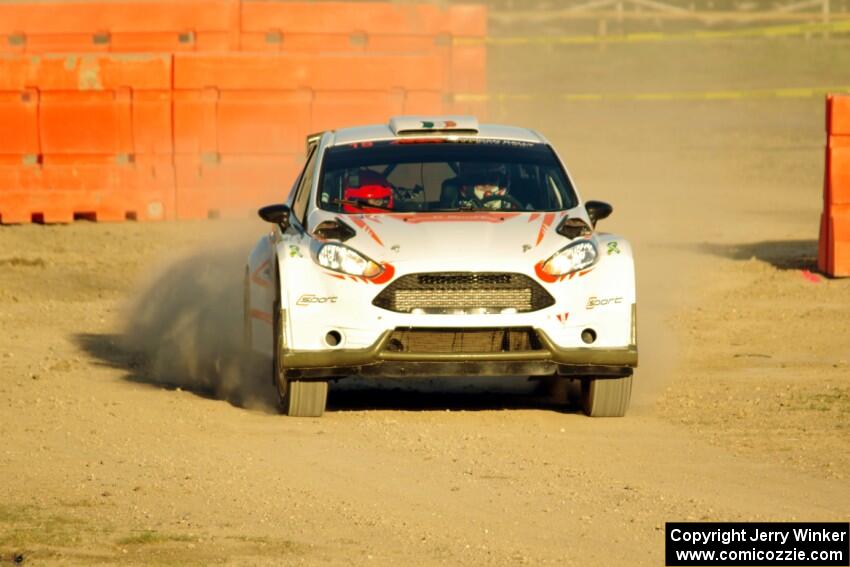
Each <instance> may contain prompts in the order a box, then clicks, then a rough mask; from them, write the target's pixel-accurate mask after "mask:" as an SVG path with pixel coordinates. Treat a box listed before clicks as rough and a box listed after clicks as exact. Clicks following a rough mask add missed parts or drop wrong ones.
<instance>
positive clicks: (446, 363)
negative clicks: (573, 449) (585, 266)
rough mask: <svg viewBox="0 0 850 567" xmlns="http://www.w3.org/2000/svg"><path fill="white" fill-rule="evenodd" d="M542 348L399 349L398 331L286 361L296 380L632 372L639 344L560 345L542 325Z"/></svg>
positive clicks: (303, 353) (539, 333)
mask: <svg viewBox="0 0 850 567" xmlns="http://www.w3.org/2000/svg"><path fill="white" fill-rule="evenodd" d="M536 333H537V337H538V339H539V341H540V345H541V348H540V349H537V350H528V351H519V352H481V353H479V352H393V351H392V350H390V349H388V348H387V342H388V341H389V339H390V336H391V335H392V331H386V332H384V333H383V334H382V335H381V336H380V338H379V339H378V340H377V341H376V342H375V343H374V344H373V345H372V346H370V347H368V348H363V349H334V350H322V351H286V352H284V353H283V366H284V368H285V369H286V373H287V375H288V376H289V377H291V378H293V379H299V378H301V379H311V378H312V379H321V378H336V377H342V376H349V375H355V374H356V375H364V376H384V377H405V376H515V375H528V376H550V375H554V374H560V375H564V376H582V375H584V376H609V377H621V376H629V375H631V373H632V369H633V368H634V367H635V366H637V358H638V357H637V345H634V344H632V345H629V346H627V347H620V348H605V347H601V348H593V347H571V348H562V347H559V346H558V345H556V344H555V343H554V342H553V341H552V340H551V339H550V338H549V336H548V335H547V334H546V332H545V331H543V330H540V329H536Z"/></svg>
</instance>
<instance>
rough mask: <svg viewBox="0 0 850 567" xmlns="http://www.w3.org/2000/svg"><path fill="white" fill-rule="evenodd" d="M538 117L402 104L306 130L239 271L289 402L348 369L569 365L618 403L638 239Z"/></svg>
mask: <svg viewBox="0 0 850 567" xmlns="http://www.w3.org/2000/svg"><path fill="white" fill-rule="evenodd" d="M611 210H612V209H611V207H610V206H609V205H607V204H605V203H602V202H599V201H586V202H583V201H582V200H581V199H580V197H579V196H578V193H577V192H576V189H575V187H574V185H573V183H572V181H571V180H570V177H569V175H568V173H567V171H566V168H565V167H564V165H563V164H562V163H561V161H560V159H559V158H558V155H557V154H556V153H555V151H554V150H553V149H552V147H551V146H550V144H549V143H548V142H547V141H546V139H545V138H543V137H542V136H541V135H540V134H538V133H537V132H534V131H531V130H527V129H523V128H514V127H507V126H495V125H486V124H481V125H479V124H478V122H477V120H475V119H474V118H472V117H464V116H454V117H414V116H406V117H396V118H393V119H392V120H391V121H390V122H389V124H383V125H375V126H365V127H357V128H345V129H340V130H336V131H329V132H323V133H321V134H316V135H313V136H310V137H308V139H307V161H306V165H305V166H304V169H303V171H302V173H301V174H300V176H299V178H298V180H297V181H296V182H295V185H294V186H293V189H292V191H291V192H290V195H289V197H288V200H287V201H286V204H274V205H270V206H267V207H264V208H262V209H260V211H259V214H260V216H261V217H262V218H263V219H264V220H266V221H268V222H270V223H272V225H273V227H272V230H271V232H270V233H269V234H268V235H267V236H264V237H263V238H261V239H260V241H259V242H258V243H257V245H256V246H255V248H254V250H253V251H252V252H251V255H250V258H249V260H248V265H247V267H246V271H245V341H246V345H247V346H248V347H249V348H250V349H251V350H252V351H255V352H256V353H260V354H262V355H265V356H266V357H270V358H271V360H272V364H271V368H272V380H273V381H274V383H275V385H276V386H277V389H278V391H279V393H280V399H281V403H282V409H283V411H284V413H286V414H288V415H294V416H320V415H321V414H322V413H323V412H324V409H325V404H326V400H327V392H328V381H329V380H336V379H340V378H344V377H348V376H358V375H359V376H370V377H406V376H517V375H522V376H535V377H554V378H570V379H579V380H581V384H582V405H583V409H584V411H585V413H587V414H588V415H591V416H622V415H623V414H624V413H625V412H626V409H627V408H628V404H629V398H630V395H631V384H632V371H633V368H634V367H635V366H636V365H637V344H636V342H637V341H636V321H635V285H634V263H633V258H632V249H631V247H630V246H629V243H628V242H627V241H626V240H624V239H623V238H621V237H619V236H615V235H612V234H607V233H601V232H597V231H596V230H595V226H596V223H597V221H599V220H601V219H603V218H605V217H607V216H608V215H609V214H610V213H611Z"/></svg>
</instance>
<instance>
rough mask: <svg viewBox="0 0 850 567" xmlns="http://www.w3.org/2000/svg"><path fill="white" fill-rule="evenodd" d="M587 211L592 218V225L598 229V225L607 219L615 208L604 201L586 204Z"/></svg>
mask: <svg viewBox="0 0 850 567" xmlns="http://www.w3.org/2000/svg"><path fill="white" fill-rule="evenodd" d="M584 208H585V210H587V216H588V217H590V224H592V225H593V227H594V228H596V223H597V222H599V221H601V220H602V219H607V218H608V217H609V216H611V213H613V212H614V207H612V206H611V205H609V204H608V203H606V202H604V201H588V202H586V203H585V204H584Z"/></svg>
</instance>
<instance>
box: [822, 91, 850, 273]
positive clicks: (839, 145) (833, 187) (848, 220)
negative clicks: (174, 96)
mask: <svg viewBox="0 0 850 567" xmlns="http://www.w3.org/2000/svg"><path fill="white" fill-rule="evenodd" d="M826 129H827V147H826V160H825V171H824V209H823V214H822V215H821V222H820V237H819V246H818V269H820V270H821V271H822V272H824V273H826V274H828V275H830V276H850V96H841V95H830V96H828V97H827V100H826Z"/></svg>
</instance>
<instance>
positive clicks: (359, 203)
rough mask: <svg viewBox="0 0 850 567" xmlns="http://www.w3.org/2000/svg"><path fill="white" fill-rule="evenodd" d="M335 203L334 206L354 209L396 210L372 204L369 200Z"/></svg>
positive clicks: (349, 200)
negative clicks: (345, 206)
mask: <svg viewBox="0 0 850 567" xmlns="http://www.w3.org/2000/svg"><path fill="white" fill-rule="evenodd" d="M333 203H334V205H350V206H352V207H357V208H358V209H381V210H382V211H394V210H395V209H392V208H390V207H386V206H384V205H375V204H373V203H370V202H369V201H368V199H357V198H355V199H334V200H333Z"/></svg>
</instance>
